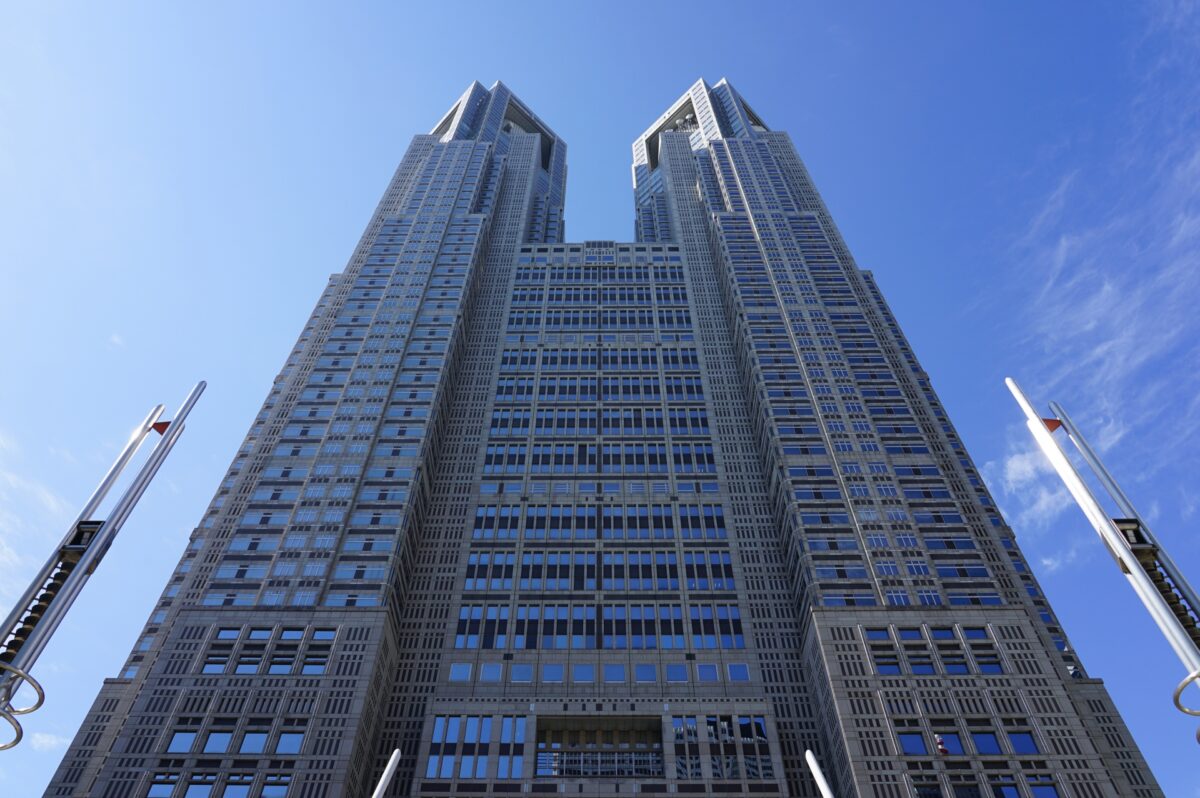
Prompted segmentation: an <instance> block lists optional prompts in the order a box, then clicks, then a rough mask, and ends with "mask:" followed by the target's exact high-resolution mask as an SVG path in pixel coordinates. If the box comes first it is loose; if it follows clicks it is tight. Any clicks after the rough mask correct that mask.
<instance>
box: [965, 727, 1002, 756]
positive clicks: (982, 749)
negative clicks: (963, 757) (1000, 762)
mask: <svg viewBox="0 0 1200 798" xmlns="http://www.w3.org/2000/svg"><path fill="white" fill-rule="evenodd" d="M971 740H972V742H974V743H975V750H976V751H978V752H979V753H981V754H998V753H1000V741H999V740H997V739H996V735H994V734H992V733H991V732H974V733H972V734H971Z"/></svg>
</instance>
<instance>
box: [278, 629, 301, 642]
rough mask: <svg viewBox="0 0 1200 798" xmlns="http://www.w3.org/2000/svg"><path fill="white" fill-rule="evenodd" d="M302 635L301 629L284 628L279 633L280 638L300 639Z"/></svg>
mask: <svg viewBox="0 0 1200 798" xmlns="http://www.w3.org/2000/svg"><path fill="white" fill-rule="evenodd" d="M303 637H304V630H303V629H284V630H283V632H282V633H281V634H280V635H279V639H280V640H300V639H301V638H303Z"/></svg>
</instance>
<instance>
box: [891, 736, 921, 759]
mask: <svg viewBox="0 0 1200 798" xmlns="http://www.w3.org/2000/svg"><path fill="white" fill-rule="evenodd" d="M896 737H898V738H899V739H900V751H901V752H903V753H905V754H908V755H909V756H923V755H925V754H928V753H929V749H928V748H926V747H925V735H923V734H921V733H920V732H901V733H899V734H897V735H896Z"/></svg>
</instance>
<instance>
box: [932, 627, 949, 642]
mask: <svg viewBox="0 0 1200 798" xmlns="http://www.w3.org/2000/svg"><path fill="white" fill-rule="evenodd" d="M929 632H930V634H931V635H933V639H934V640H953V639H954V630H953V629H947V628H946V627H940V628H939V627H934V628H933V629H930V630H929Z"/></svg>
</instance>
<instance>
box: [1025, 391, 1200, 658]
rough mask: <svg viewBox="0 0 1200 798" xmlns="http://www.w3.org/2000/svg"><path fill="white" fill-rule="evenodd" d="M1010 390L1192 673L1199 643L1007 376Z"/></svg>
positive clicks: (1036, 436)
mask: <svg viewBox="0 0 1200 798" xmlns="http://www.w3.org/2000/svg"><path fill="white" fill-rule="evenodd" d="M1005 383H1006V384H1007V385H1008V389H1009V390H1010V391H1011V392H1012V394H1013V397H1014V398H1015V399H1016V400H1017V404H1019V405H1020V406H1021V409H1022V410H1023V411H1024V412H1025V416H1026V421H1025V426H1026V427H1028V428H1029V431H1030V433H1031V434H1032V435H1033V438H1034V440H1035V441H1037V444H1038V446H1039V447H1041V449H1042V452H1043V453H1044V454H1045V455H1046V457H1047V458H1048V459H1049V460H1050V464H1051V465H1052V466H1054V470H1055V471H1057V472H1058V476H1059V478H1061V479H1062V481H1063V483H1064V484H1065V485H1066V486H1067V490H1069V491H1070V492H1071V495H1072V496H1073V497H1074V498H1075V503H1076V504H1078V505H1079V509H1081V510H1082V511H1083V513H1084V515H1085V516H1087V518H1088V520H1089V521H1090V522H1091V524H1092V528H1093V529H1095V530H1096V534H1098V535H1099V536H1100V539H1101V541H1103V542H1104V544H1105V545H1106V546H1107V547H1108V550H1109V551H1110V552H1112V554H1113V556H1114V557H1116V558H1117V561H1118V563H1119V564H1120V566H1121V571H1122V572H1123V573H1124V574H1125V578H1126V579H1128V580H1129V584H1130V585H1131V586H1132V587H1133V590H1134V592H1135V593H1137V595H1138V598H1139V599H1140V600H1141V602H1142V605H1143V606H1144V607H1145V608H1146V611H1147V612H1149V613H1150V616H1151V617H1152V618H1153V619H1154V623H1155V624H1156V625H1157V626H1158V628H1159V631H1160V632H1162V634H1163V636H1164V637H1165V638H1166V639H1167V642H1168V643H1169V644H1170V645H1171V648H1172V649H1173V650H1174V651H1175V655H1176V656H1178V657H1179V659H1180V661H1181V662H1183V664H1184V666H1185V667H1186V668H1187V669H1188V672H1189V673H1192V672H1195V671H1197V670H1200V650H1197V648H1196V645H1195V644H1194V643H1192V640H1191V638H1190V637H1189V636H1188V634H1187V630H1185V629H1184V628H1183V625H1182V624H1180V622H1179V619H1178V618H1176V617H1175V615H1174V613H1173V612H1171V608H1170V607H1169V606H1168V605H1167V603H1166V601H1165V600H1164V599H1163V597H1162V596H1161V595H1160V594H1159V592H1158V589H1157V588H1156V587H1155V586H1154V583H1153V582H1151V581H1150V577H1149V576H1148V575H1147V574H1146V572H1145V571H1144V570H1142V566H1141V564H1140V563H1139V562H1138V561H1137V558H1136V557H1135V556H1134V554H1133V552H1132V550H1131V549H1130V548H1129V544H1128V542H1127V541H1126V540H1125V536H1124V535H1122V534H1121V532H1120V530H1118V529H1117V527H1116V524H1114V523H1113V520H1112V519H1111V518H1109V517H1108V515H1107V514H1105V512H1104V510H1103V509H1102V508H1101V507H1100V504H1099V503H1098V502H1097V501H1096V497H1095V496H1093V495H1092V492H1091V490H1089V489H1088V487H1087V485H1086V484H1084V482H1083V479H1082V478H1081V477H1080V476H1079V472H1078V471H1076V470H1075V466H1073V465H1071V461H1070V460H1068V459H1067V456H1066V454H1065V453H1064V452H1063V450H1062V448H1061V447H1060V446H1059V445H1058V441H1056V440H1055V439H1054V436H1052V435H1051V434H1050V430H1048V429H1047V428H1046V424H1045V422H1044V421H1043V420H1042V418H1041V416H1039V415H1038V414H1037V412H1036V411H1034V409H1033V406H1032V405H1031V404H1030V403H1029V400H1028V399H1026V398H1025V394H1024V393H1022V392H1021V389H1020V388H1019V387H1018V386H1017V383H1016V381H1014V380H1013V379H1012V378H1011V377H1009V378H1006V379H1005Z"/></svg>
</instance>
